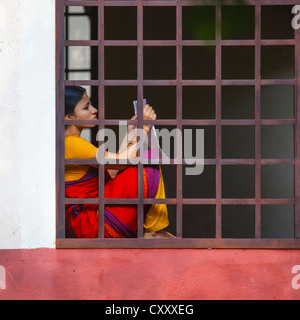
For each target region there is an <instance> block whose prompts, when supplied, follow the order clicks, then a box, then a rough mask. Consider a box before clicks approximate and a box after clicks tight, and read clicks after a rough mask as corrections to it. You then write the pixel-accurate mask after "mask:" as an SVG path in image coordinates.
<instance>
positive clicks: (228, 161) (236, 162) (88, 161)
mask: <svg viewBox="0 0 300 320" xmlns="http://www.w3.org/2000/svg"><path fill="white" fill-rule="evenodd" d="M193 160H195V159H182V164H183V165H190V164H191V163H192V161H193ZM130 161H131V162H129V161H128V162H126V163H125V162H124V160H108V159H107V164H108V165H110V166H113V165H120V164H123V165H136V164H137V162H138V160H130ZM151 161H152V162H151V164H152V165H177V164H178V162H179V161H178V160H177V159H169V160H168V162H167V160H154V159H152V160H151ZM256 161H257V160H256V159H224V158H223V159H221V160H220V162H221V164H222V165H254V164H255V163H256ZM114 162H115V163H114ZM259 162H260V163H261V164H262V165H279V164H290V165H293V164H294V163H295V160H294V159H260V160H259ZM65 164H66V165H71V164H82V165H98V162H97V160H96V159H65ZM145 164H148V163H145ZM215 164H216V159H204V165H215Z"/></svg>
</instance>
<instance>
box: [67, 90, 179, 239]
mask: <svg viewBox="0 0 300 320" xmlns="http://www.w3.org/2000/svg"><path fill="white" fill-rule="evenodd" d="M97 113H98V110H97V109H96V108H94V107H93V106H92V104H91V100H90V98H89V97H88V95H87V94H86V91H85V89H84V88H82V87H78V86H68V87H66V89H65V119H73V120H93V119H97ZM143 118H144V120H155V119H156V114H155V111H154V110H153V108H152V107H150V106H149V105H144V106H143ZM136 119H137V116H136V115H135V116H133V117H132V118H131V120H136ZM88 127H93V126H92V125H85V126H82V125H69V126H66V127H65V158H66V159H93V158H94V159H95V158H97V151H98V148H96V147H95V146H94V145H93V144H91V143H89V142H88V141H87V140H85V139H83V138H81V137H80V134H81V132H82V130H83V129H84V128H88ZM135 128H136V126H132V125H129V126H128V127H127V136H126V137H125V138H124V140H123V142H122V144H121V147H120V150H119V151H118V152H117V153H111V152H107V151H105V154H104V157H105V158H108V159H134V158H136V156H137V141H136V140H137V138H136V136H135V132H136V130H134V129H135ZM150 129H151V125H144V126H143V130H144V138H146V136H147V134H148V132H149V131H150ZM128 136H130V137H131V138H130V139H128ZM143 179H144V183H143V185H144V190H143V191H144V197H145V198H165V190H164V182H163V177H162V173H161V169H160V167H159V166H144V169H143ZM65 196H66V197H67V198H97V197H98V169H97V166H95V167H94V166H87V165H66V167H65ZM105 198H137V167H136V166H127V167H126V166H106V167H105ZM65 211H66V237H69V238H97V237H98V205H97V204H81V205H69V204H66V210H65ZM144 211H145V212H144V229H145V235H144V237H145V238H170V237H173V236H172V235H171V234H170V233H168V232H166V231H163V230H162V229H164V228H165V227H167V226H168V224H169V220H168V213H167V207H166V205H165V204H153V205H148V206H145V209H144ZM136 235H137V206H135V205H107V206H105V215H104V236H105V237H106V238H134V237H136Z"/></svg>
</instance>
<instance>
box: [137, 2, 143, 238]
mask: <svg viewBox="0 0 300 320" xmlns="http://www.w3.org/2000/svg"><path fill="white" fill-rule="evenodd" d="M137 42H138V47H137V50H138V52H137V60H138V61H137V64H138V65H137V81H138V94H137V96H138V112H137V114H138V126H137V127H138V128H139V129H142V128H143V92H144V88H143V79H144V71H143V70H144V68H143V64H144V59H143V54H144V53H143V52H144V50H143V1H142V0H138V2H137ZM142 144H143V142H142V141H141V140H139V141H138V145H139V148H138V149H139V151H138V156H141V157H143V154H140V150H141V147H142ZM143 170H144V166H143V164H142V163H141V161H140V162H139V163H138V206H137V211H138V216H137V219H138V220H137V226H138V228H137V237H138V238H139V239H140V238H143V233H144V232H143V231H144V230H143V222H144V205H143V197H144V189H143Z"/></svg>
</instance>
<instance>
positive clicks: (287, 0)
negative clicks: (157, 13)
mask: <svg viewBox="0 0 300 320" xmlns="http://www.w3.org/2000/svg"><path fill="white" fill-rule="evenodd" d="M176 4H177V3H176V1H175V0H170V1H166V0H165V1H151V0H144V1H143V6H144V7H147V6H160V7H161V6H163V7H166V6H176ZM216 4H219V1H216V0H206V1H199V0H190V1H182V6H183V7H187V6H214V5H216ZM294 4H295V0H275V1H274V0H261V5H294ZM103 5H104V6H106V7H125V6H126V7H128V6H133V7H135V6H137V1H104V3H103ZM231 5H236V1H235V0H231V1H224V2H223V3H222V6H231ZM243 5H251V6H253V5H255V0H244V1H243ZM65 6H86V7H91V6H93V7H97V6H98V1H81V0H69V1H68V0H65Z"/></svg>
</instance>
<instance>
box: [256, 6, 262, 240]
mask: <svg viewBox="0 0 300 320" xmlns="http://www.w3.org/2000/svg"><path fill="white" fill-rule="evenodd" d="M260 28H261V1H260V0H257V1H256V3H255V238H260V237H261V124H260V91H261V83H260V80H261V75H260V65H261V61H260V60H261V59H260V58H261V47H260Z"/></svg>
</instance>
